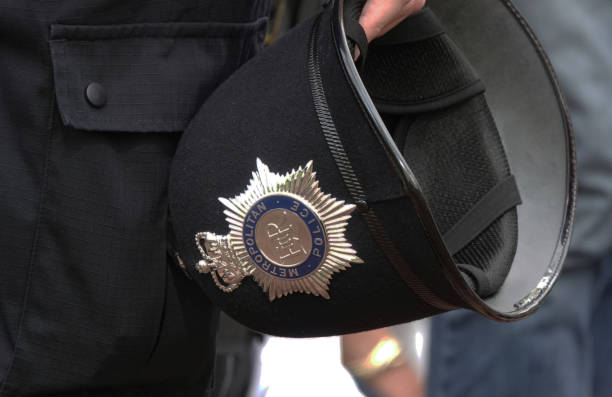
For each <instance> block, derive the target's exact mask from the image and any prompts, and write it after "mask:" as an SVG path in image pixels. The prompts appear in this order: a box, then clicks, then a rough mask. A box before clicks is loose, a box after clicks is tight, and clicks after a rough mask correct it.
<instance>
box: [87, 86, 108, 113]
mask: <svg viewBox="0 0 612 397" xmlns="http://www.w3.org/2000/svg"><path fill="white" fill-rule="evenodd" d="M85 98H86V99H87V102H89V104H90V105H91V106H93V107H96V108H101V107H102V106H104V105H106V90H105V89H104V87H103V86H102V84H100V83H89V85H88V86H87V88H86V89H85Z"/></svg>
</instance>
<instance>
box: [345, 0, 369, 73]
mask: <svg viewBox="0 0 612 397" xmlns="http://www.w3.org/2000/svg"><path fill="white" fill-rule="evenodd" d="M364 4H365V0H346V1H345V2H344V33H345V34H346V39H347V41H348V42H349V48H350V47H352V48H351V49H354V47H355V46H357V48H359V58H358V59H357V61H356V63H357V67H359V68H361V67H362V66H363V65H364V63H365V59H366V56H367V54H368V38H367V36H366V34H365V31H364V30H363V27H362V26H361V25H360V24H359V17H360V16H361V11H362V10H363V6H364Z"/></svg>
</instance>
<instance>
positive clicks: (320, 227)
mask: <svg viewBox="0 0 612 397" xmlns="http://www.w3.org/2000/svg"><path fill="white" fill-rule="evenodd" d="M360 3H362V2H359V1H348V0H345V1H343V0H336V1H333V2H331V4H329V5H328V7H327V8H326V9H325V10H324V11H323V12H322V13H320V14H318V15H317V16H315V17H314V18H312V19H309V20H308V21H305V22H303V23H302V24H300V25H298V26H297V27H296V28H294V29H293V30H291V31H290V32H289V33H288V34H287V35H286V36H284V37H283V38H281V39H280V40H279V41H277V42H276V43H274V44H273V45H271V46H270V47H269V48H266V49H265V50H263V51H262V52H261V53H260V54H258V55H257V56H255V58H254V59H252V60H251V61H249V62H248V63H247V64H245V65H244V66H243V67H242V68H241V69H239V70H238V71H237V72H236V73H235V74H234V75H232V76H231V77H230V78H229V79H228V80H227V81H226V82H225V83H223V84H222V85H221V86H220V87H219V88H218V89H217V91H216V92H215V93H214V94H213V95H212V96H211V97H210V98H209V99H208V100H207V102H206V103H205V104H204V106H203V107H202V108H201V110H200V112H199V113H198V114H197V116H196V117H195V118H194V120H193V122H192V123H191V125H190V127H189V128H188V130H187V131H186V132H185V134H184V135H183V137H182V139H181V142H180V145H179V149H178V151H177V153H176V156H175V160H174V164H173V168H172V172H171V179H170V212H171V219H172V223H173V231H174V237H173V240H174V246H175V249H176V251H177V253H178V255H179V256H180V258H181V260H182V262H183V263H184V265H185V267H186V269H187V271H188V272H189V274H190V275H191V276H192V277H193V278H195V279H196V281H197V282H198V283H199V284H200V285H201V286H202V288H203V289H204V290H205V291H206V292H207V294H208V296H209V298H210V299H211V300H212V301H213V302H214V303H216V304H218V305H219V306H221V307H222V308H223V309H224V310H225V311H226V312H227V313H228V314H230V315H232V316H234V317H236V318H238V319H241V320H242V321H243V322H246V323H247V325H249V326H251V327H253V328H257V329H259V330H262V331H264V332H270V333H278V330H279V329H282V328H283V327H286V324H288V323H291V324H292V329H300V330H301V331H291V332H289V334H294V335H301V334H309V335H312V334H329V333H342V332H348V331H355V330H359V329H366V328H374V327H381V326H385V325H389V324H392V323H398V322H406V321H410V320H414V319H418V318H422V317H426V316H430V315H433V314H436V313H440V312H443V311H447V310H452V309H455V308H459V307H464V308H470V309H473V310H476V311H478V312H480V313H482V314H483V315H485V316H487V317H489V318H492V319H496V320H502V321H510V320H515V319H519V318H522V317H524V316H526V315H528V314H530V313H531V312H533V311H534V310H535V309H536V308H537V306H538V305H539V303H540V301H541V300H542V298H544V296H546V295H547V293H548V292H549V291H550V289H551V287H552V286H553V284H554V282H555V279H556V277H557V276H558V274H559V272H560V269H561V266H562V262H563V260H564V257H565V254H566V251H567V246H568V243H569V237H570V232H571V225H572V221H573V209H574V204H575V189H576V178H575V172H574V162H575V157H574V147H573V138H572V133H571V127H570V122H569V118H568V114H567V110H566V107H565V104H564V101H563V99H562V96H561V93H560V90H559V86H558V83H557V81H556V80H555V76H554V73H553V71H552V69H551V66H550V64H549V62H548V60H547V57H546V55H545V53H544V51H543V50H542V48H541V47H540V45H539V44H538V42H537V40H536V38H535V37H534V34H533V32H532V31H531V30H530V29H529V27H528V26H527V24H526V22H525V21H524V20H523V18H522V17H521V16H520V14H519V13H518V11H517V10H516V8H515V7H514V6H513V5H512V3H511V2H510V1H507V0H490V1H486V0H429V1H428V7H427V8H425V9H424V10H422V11H421V12H419V13H417V14H416V15H413V16H411V17H409V18H407V19H406V20H405V21H404V22H402V23H401V24H400V25H399V26H397V27H396V28H394V29H393V30H392V31H391V32H389V33H388V34H386V35H384V36H383V37H381V38H379V39H377V40H375V41H373V42H372V43H370V44H369V45H367V43H365V40H364V38H365V35H364V34H363V30H362V29H361V28H360V26H359V24H358V23H357V18H358V15H359V12H360V7H361V4H360ZM355 45H357V46H359V47H360V49H361V54H362V56H361V58H360V59H359V60H358V61H357V62H354V61H353V56H352V54H353V48H354V46H355ZM262 290H263V291H262ZM347 307H354V308H356V310H346V308H347ZM355 311H356V312H357V314H356V313H355ZM321 323H325V324H326V326H325V327H324V329H323V328H321V326H320V324H321ZM316 324H319V325H316Z"/></svg>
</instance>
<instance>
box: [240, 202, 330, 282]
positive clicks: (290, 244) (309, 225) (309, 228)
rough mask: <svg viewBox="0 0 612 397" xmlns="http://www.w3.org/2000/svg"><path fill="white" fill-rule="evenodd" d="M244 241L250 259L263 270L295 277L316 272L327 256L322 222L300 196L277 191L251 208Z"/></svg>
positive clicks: (244, 231) (246, 220) (288, 277)
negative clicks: (277, 192) (282, 193)
mask: <svg viewBox="0 0 612 397" xmlns="http://www.w3.org/2000/svg"><path fill="white" fill-rule="evenodd" d="M243 241H244V245H245V247H246V249H247V252H248V254H249V256H250V257H251V260H252V261H253V262H254V263H255V265H257V267H259V268H260V269H261V270H263V271H264V272H266V273H268V274H269V275H271V276H274V277H279V278H283V279H296V278H300V277H304V276H307V275H309V274H311V273H312V272H313V271H315V270H316V269H317V268H318V267H319V265H321V263H322V262H323V260H324V259H325V254H326V246H327V244H326V237H325V229H324V227H323V224H322V223H321V221H320V220H319V218H318V217H317V215H316V214H315V212H314V210H313V209H311V208H310V207H309V206H308V205H307V204H305V203H303V202H302V201H300V199H298V198H297V197H291V196H288V195H281V194H274V195H270V196H267V197H264V198H262V199H260V200H259V201H257V202H256V203H255V204H254V205H253V206H252V207H251V209H250V210H249V212H248V215H247V216H246V218H245V222H244V228H243Z"/></svg>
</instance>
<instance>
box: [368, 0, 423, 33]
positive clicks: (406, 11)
mask: <svg viewBox="0 0 612 397" xmlns="http://www.w3.org/2000/svg"><path fill="white" fill-rule="evenodd" d="M424 5H425V0H367V1H366V3H365V6H364V7H363V11H362V12H361V16H360V17H359V23H360V24H361V26H362V27H363V29H364V30H365V34H366V37H367V38H368V42H370V41H372V40H374V39H375V38H377V37H380V36H382V35H384V34H385V33H387V32H388V31H389V30H391V29H392V28H393V27H395V26H396V25H397V24H399V23H400V22H402V21H403V20H404V19H405V18H406V17H407V16H409V15H411V14H414V13H415V12H417V11H419V10H420V9H421V8H423V6H424Z"/></svg>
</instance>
